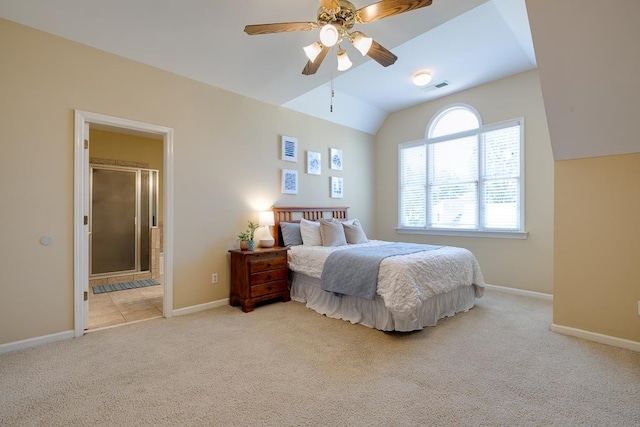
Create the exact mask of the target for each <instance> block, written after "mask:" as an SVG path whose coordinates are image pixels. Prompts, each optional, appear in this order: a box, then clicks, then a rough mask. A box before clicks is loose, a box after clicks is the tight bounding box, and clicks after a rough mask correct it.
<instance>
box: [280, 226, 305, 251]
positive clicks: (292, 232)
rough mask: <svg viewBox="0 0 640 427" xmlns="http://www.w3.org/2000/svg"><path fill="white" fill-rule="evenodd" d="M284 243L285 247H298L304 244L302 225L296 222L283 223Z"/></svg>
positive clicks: (281, 227) (281, 228)
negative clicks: (301, 231) (301, 232)
mask: <svg viewBox="0 0 640 427" xmlns="http://www.w3.org/2000/svg"><path fill="white" fill-rule="evenodd" d="M280 230H281V231H282V243H283V245H284V246H296V245H301V244H302V235H301V234H300V224H298V223H295V222H281V223H280Z"/></svg>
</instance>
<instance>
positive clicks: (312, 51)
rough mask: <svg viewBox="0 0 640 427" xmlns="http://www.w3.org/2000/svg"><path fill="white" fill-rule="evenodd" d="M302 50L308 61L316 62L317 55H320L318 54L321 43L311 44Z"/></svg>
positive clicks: (320, 49) (320, 50)
mask: <svg viewBox="0 0 640 427" xmlns="http://www.w3.org/2000/svg"><path fill="white" fill-rule="evenodd" d="M302 49H304V53H305V54H306V55H307V58H309V61H311V62H313V61H315V60H316V58H317V57H318V55H320V52H322V43H320V42H313V43H311V44H310V45H309V46H305V47H303V48H302Z"/></svg>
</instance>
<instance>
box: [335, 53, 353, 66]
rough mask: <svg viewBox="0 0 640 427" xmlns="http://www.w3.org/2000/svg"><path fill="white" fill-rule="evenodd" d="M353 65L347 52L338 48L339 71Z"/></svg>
mask: <svg viewBox="0 0 640 427" xmlns="http://www.w3.org/2000/svg"><path fill="white" fill-rule="evenodd" d="M352 65H353V63H352V62H351V60H350V59H349V57H348V56H347V52H346V51H345V50H344V49H342V48H340V50H338V71H345V70H348V69H349V68H351V66H352Z"/></svg>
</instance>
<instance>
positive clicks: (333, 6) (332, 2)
mask: <svg viewBox="0 0 640 427" xmlns="http://www.w3.org/2000/svg"><path fill="white" fill-rule="evenodd" d="M320 6H322V8H323V9H325V10H338V9H340V3H338V0H320Z"/></svg>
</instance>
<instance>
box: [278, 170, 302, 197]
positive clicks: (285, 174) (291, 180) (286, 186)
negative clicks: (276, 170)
mask: <svg viewBox="0 0 640 427" xmlns="http://www.w3.org/2000/svg"><path fill="white" fill-rule="evenodd" d="M281 192H282V193H284V194H298V171H294V170H291V169H282V190H281Z"/></svg>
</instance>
